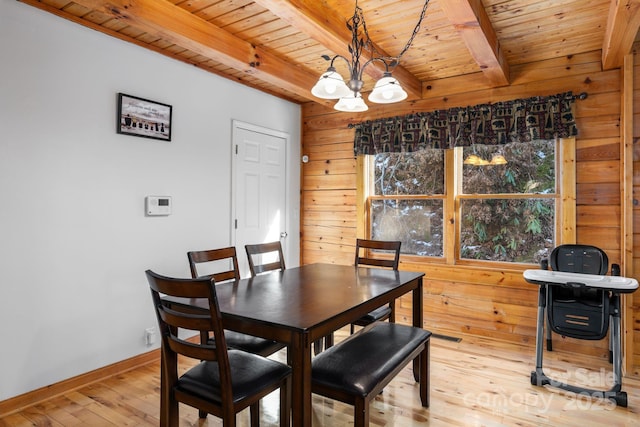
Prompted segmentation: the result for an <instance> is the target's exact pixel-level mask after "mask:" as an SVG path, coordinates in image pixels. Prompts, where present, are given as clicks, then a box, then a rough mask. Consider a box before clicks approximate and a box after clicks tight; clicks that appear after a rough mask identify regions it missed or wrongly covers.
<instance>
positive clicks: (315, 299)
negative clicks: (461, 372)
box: [166, 264, 424, 426]
mask: <svg viewBox="0 0 640 427" xmlns="http://www.w3.org/2000/svg"><path fill="white" fill-rule="evenodd" d="M423 276H424V274H423V273H416V272H407V271H393V270H383V269H378V268H366V267H355V266H343V265H334V264H309V265H305V266H302V267H297V268H289V269H286V270H284V271H279V272H272V273H268V274H264V275H259V276H256V277H253V278H250V279H243V280H240V281H236V282H227V283H221V284H218V285H216V294H217V296H218V303H219V306H220V311H221V312H222V315H223V322H224V327H225V329H231V330H236V331H239V332H243V333H248V334H251V335H255V336H260V337H264V338H270V339H274V340H277V341H281V342H284V343H287V344H288V348H287V358H288V361H289V363H290V365H291V366H292V369H293V393H292V396H293V402H292V415H293V425H294V426H310V425H311V384H310V382H311V348H312V343H313V341H315V340H317V339H319V338H322V337H324V336H326V335H327V334H330V333H331V332H333V331H335V330H337V329H340V328H341V327H343V326H345V325H348V324H350V323H351V322H353V321H355V320H356V319H358V318H359V317H361V316H363V315H365V314H366V313H368V312H370V311H372V310H374V309H376V308H378V307H380V306H382V305H385V304H387V303H389V302H391V301H393V300H395V299H396V298H398V297H400V296H402V295H404V294H406V293H408V292H413V325H414V326H418V327H422V277H423ZM166 301H167V302H170V303H172V304H185V305H189V306H191V307H194V306H195V307H198V306H200V307H202V308H207V304H208V302H207V301H206V300H189V299H175V298H166Z"/></svg>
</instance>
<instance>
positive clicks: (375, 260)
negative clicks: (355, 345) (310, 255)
mask: <svg viewBox="0 0 640 427" xmlns="http://www.w3.org/2000/svg"><path fill="white" fill-rule="evenodd" d="M401 243H402V242H399V241H383V240H367V239H356V257H355V265H356V266H361V265H368V266H372V267H384V268H391V269H393V270H398V265H399V263H400V245H401ZM383 252H386V253H391V255H392V256H391V257H388V256H387V257H382V256H377V254H381V253H383ZM387 319H388V320H389V322H392V323H393V322H395V320H396V310H395V304H394V303H393V302H391V303H389V305H385V306H382V307H378V308H376V309H375V310H373V311H371V312H369V313H367V314H365V315H364V316H362V317H361V318H359V319H358V320H356V321H355V322H353V323H352V324H351V333H352V334H353V332H354V327H355V326H367V325H370V324H371V323H373V322H377V321H382V320H387Z"/></svg>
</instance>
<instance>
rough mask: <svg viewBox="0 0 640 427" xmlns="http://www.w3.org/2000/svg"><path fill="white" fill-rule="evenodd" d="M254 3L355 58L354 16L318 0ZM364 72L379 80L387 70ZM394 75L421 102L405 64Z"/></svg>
mask: <svg viewBox="0 0 640 427" xmlns="http://www.w3.org/2000/svg"><path fill="white" fill-rule="evenodd" d="M254 2H255V3H257V4H259V5H260V6H262V7H264V8H265V9H269V11H271V13H273V14H274V15H276V16H277V17H279V18H280V19H282V20H284V21H286V22H287V23H288V24H289V25H291V26H292V27H294V28H296V29H297V30H298V31H300V32H302V33H304V34H306V35H308V36H309V37H311V38H312V39H314V40H315V41H317V42H318V43H320V44H321V45H323V46H325V47H326V48H327V49H328V50H329V51H331V52H335V53H336V54H338V55H342V56H344V57H346V58H351V54H350V53H349V48H348V46H349V44H350V43H351V38H352V35H351V31H349V29H348V28H347V26H346V22H347V19H348V18H350V17H344V16H340V15H338V14H337V13H336V12H335V11H334V10H333V9H329V8H328V7H326V5H325V2H321V1H318V0H254ZM375 48H376V50H377V51H378V52H379V53H380V54H381V55H382V56H392V55H388V54H387V53H385V52H384V51H383V50H382V49H380V48H379V47H378V46H376V47H375ZM362 57H363V58H364V60H365V61H366V60H369V59H371V58H370V56H368V55H367V52H363V53H362ZM327 65H328V64H327ZM336 65H337V64H336ZM364 71H365V73H366V74H367V75H369V76H371V77H372V78H374V79H376V80H377V79H379V78H380V77H382V75H383V70H381V69H380V68H379V67H376V66H369V67H367V68H365V70H364ZM393 76H394V77H395V78H396V79H398V81H400V83H401V84H402V87H403V88H404V90H405V91H406V92H407V94H408V95H409V98H410V99H419V98H420V97H421V96H422V84H421V82H420V80H418V78H417V77H416V76H415V75H413V74H411V73H410V72H409V71H407V70H406V69H405V68H403V67H402V66H401V65H398V66H397V67H395V69H394V70H393ZM318 77H319V76H318ZM372 89H373V88H372Z"/></svg>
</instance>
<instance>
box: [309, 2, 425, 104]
mask: <svg viewBox="0 0 640 427" xmlns="http://www.w3.org/2000/svg"><path fill="white" fill-rule="evenodd" d="M428 4H429V0H426V1H425V3H424V6H423V8H422V13H421V14H420V18H419V19H418V23H417V24H416V26H415V28H414V30H413V33H412V34H411V37H410V38H409V40H408V41H407V44H406V45H405V46H404V48H403V49H402V51H401V52H400V54H399V55H398V56H394V57H390V56H382V55H380V53H379V52H378V51H377V50H376V48H375V46H374V44H373V42H372V41H371V39H370V38H369V32H368V31H367V24H366V22H365V20H364V13H363V12H362V9H361V8H360V7H359V6H358V1H357V0H356V8H355V11H354V13H353V16H352V17H351V18H349V19H348V20H347V28H348V29H349V31H351V43H350V44H349V53H350V54H351V61H349V60H348V59H347V58H345V57H344V56H342V55H336V56H334V57H333V58H331V57H329V56H328V55H322V57H323V58H324V59H325V60H327V61H331V63H330V65H329V68H327V71H325V72H324V74H322V75H321V76H320V79H319V80H318V82H317V83H316V84H315V86H313V88H312V89H311V93H312V94H313V95H314V96H316V97H318V98H322V99H338V102H337V103H336V105H335V106H334V108H335V109H336V110H339V111H346V112H360V111H367V110H368V109H369V107H367V104H365V102H364V100H363V99H362V93H361V91H362V87H363V85H364V82H363V81H362V76H363V71H364V69H365V68H366V67H367V66H368V65H370V64H372V63H373V62H381V63H382V64H383V65H384V74H383V75H382V77H381V78H380V79H379V80H378V81H377V82H376V84H375V86H374V87H373V90H372V91H371V93H370V94H369V97H368V99H369V101H371V102H375V103H379V104H389V103H392V102H399V101H402V100H404V99H406V98H407V92H405V90H404V89H402V86H400V82H398V80H397V79H396V78H394V77H393V76H392V75H391V73H392V71H393V69H394V68H395V67H396V66H397V65H398V63H399V61H400V58H401V57H402V55H404V53H405V52H406V51H407V50H408V49H409V47H410V46H411V43H412V42H413V39H414V38H415V36H416V34H417V33H418V31H419V30H420V25H421V24H422V20H423V19H424V15H425V12H426V11H427V5H428ZM363 50H364V51H365V52H369V55H368V58H369V59H368V60H367V61H366V62H365V63H364V64H362V66H361V65H360V60H361V58H360V57H361V55H362V53H363ZM338 58H340V59H342V60H344V61H345V62H346V63H347V66H348V68H349V79H348V80H347V81H345V79H344V78H343V77H342V76H341V75H340V73H338V72H337V71H336V68H335V67H334V64H333V63H334V61H335V60H336V59H338Z"/></svg>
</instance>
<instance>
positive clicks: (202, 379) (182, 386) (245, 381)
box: [176, 349, 291, 404]
mask: <svg viewBox="0 0 640 427" xmlns="http://www.w3.org/2000/svg"><path fill="white" fill-rule="evenodd" d="M228 353H229V364H230V365H231V381H232V387H233V402H234V403H235V402H238V401H241V400H242V399H244V398H246V397H249V396H253V395H255V394H256V392H257V391H259V390H261V389H263V388H266V387H268V386H269V385H271V384H274V383H276V382H279V381H281V380H282V379H284V378H285V377H286V376H287V375H289V374H290V373H291V368H290V367H289V366H287V365H284V364H282V363H280V362H276V361H275V360H271V359H267V358H265V357H262V356H258V355H255V354H251V353H247V352H244V351H240V350H232V349H229V352H228ZM176 390H179V391H183V392H185V393H188V394H192V395H196V396H199V397H200V398H202V399H205V400H208V401H212V402H215V403H218V404H219V403H221V399H220V375H219V370H218V364H217V362H206V361H205V362H201V363H199V364H198V365H196V366H194V367H193V368H191V369H189V370H188V371H187V372H186V373H185V374H184V375H182V376H181V377H180V378H179V379H178V382H177V384H176Z"/></svg>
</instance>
